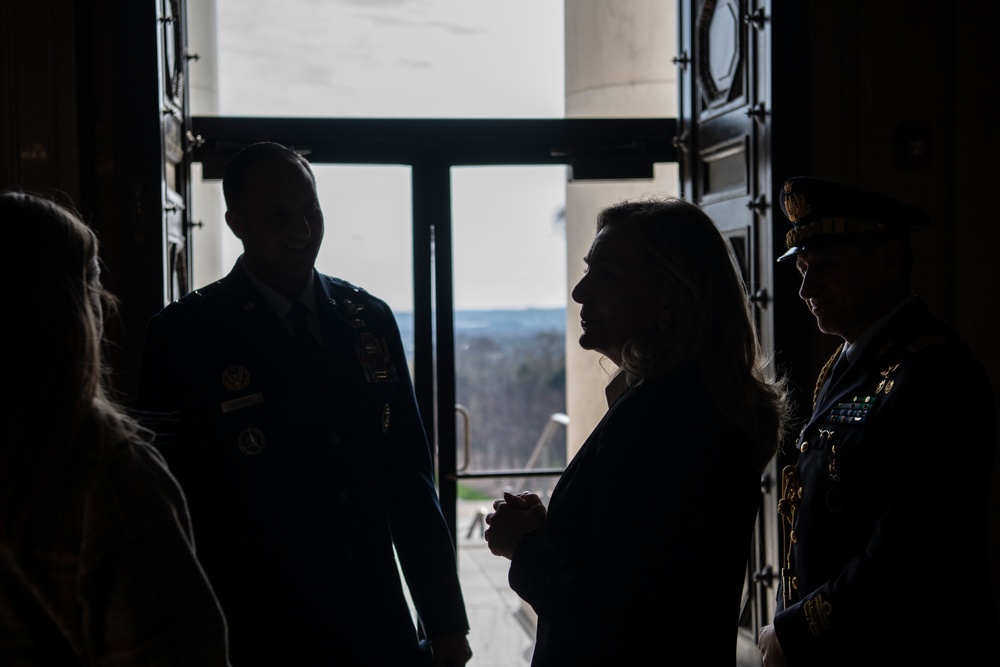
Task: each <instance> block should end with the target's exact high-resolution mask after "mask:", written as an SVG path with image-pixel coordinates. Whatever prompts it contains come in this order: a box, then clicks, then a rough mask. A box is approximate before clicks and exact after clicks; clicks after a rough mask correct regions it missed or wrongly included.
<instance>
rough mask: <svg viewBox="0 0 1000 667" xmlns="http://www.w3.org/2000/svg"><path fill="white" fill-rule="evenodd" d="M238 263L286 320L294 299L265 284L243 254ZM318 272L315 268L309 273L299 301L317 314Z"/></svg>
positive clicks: (262, 294) (279, 315)
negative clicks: (251, 268) (244, 260)
mask: <svg viewBox="0 0 1000 667" xmlns="http://www.w3.org/2000/svg"><path fill="white" fill-rule="evenodd" d="M237 264H238V265H239V266H240V267H241V268H242V269H243V273H244V274H246V277H247V278H248V279H249V280H250V282H251V283H252V284H253V286H254V287H255V288H256V289H257V291H258V292H260V295H261V296H262V297H264V301H266V302H267V304H268V305H269V306H271V309H272V310H273V311H274V312H275V314H277V316H278V317H279V318H281V319H282V320H284V319H285V318H286V317H288V311H290V310H291V309H292V300H291V299H289V298H288V297H287V296H285V295H284V294H282V293H281V292H279V291H277V290H276V289H273V288H271V287H268V286H267V285H265V284H264V283H263V282H262V281H261V280H260V279H259V278H257V276H255V275H254V274H253V272H252V271H250V268H249V267H248V266H247V265H246V264H245V263H244V262H243V257H242V256H241V257H240V259H239V261H238V262H237ZM315 274H316V269H313V270H312V272H311V273H310V274H309V278H308V279H307V280H306V286H305V287H304V288H303V290H302V293H301V294H300V295H299V298H298V299H296V300H297V301H301V302H302V305H304V306H305V307H306V308H308V309H309V312H311V313H312V314H314V315H315V314H316V313H317V310H316V290H315V289H314V288H313V285H314V284H315V279H314V276H315Z"/></svg>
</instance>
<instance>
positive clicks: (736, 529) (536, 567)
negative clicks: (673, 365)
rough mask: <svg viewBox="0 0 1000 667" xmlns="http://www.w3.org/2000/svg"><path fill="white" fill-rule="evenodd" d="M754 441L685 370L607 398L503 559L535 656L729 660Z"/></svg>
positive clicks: (752, 501) (744, 553)
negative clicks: (533, 633)
mask: <svg viewBox="0 0 1000 667" xmlns="http://www.w3.org/2000/svg"><path fill="white" fill-rule="evenodd" d="M619 379H621V378H619ZM751 449H753V448H752V447H748V446H747V444H746V440H745V438H744V436H743V435H742V434H741V433H740V432H739V431H738V430H737V429H736V427H734V426H732V425H731V424H730V423H729V422H728V421H727V420H726V418H725V415H723V414H721V413H720V411H719V409H718V408H717V407H716V406H715V405H714V403H713V401H712V399H711V398H710V396H709V394H708V393H707V392H706V391H705V390H704V389H703V385H702V383H701V380H700V379H699V377H698V376H697V374H696V373H695V372H693V371H690V370H685V371H681V372H678V373H674V374H672V375H669V376H665V377H661V378H658V379H653V380H646V381H644V382H643V383H642V384H640V385H637V386H634V387H631V388H629V389H627V390H626V391H625V393H624V394H622V395H621V396H620V397H619V398H618V399H617V400H616V401H614V402H613V404H612V405H611V407H610V408H609V410H608V412H607V413H606V414H605V416H604V418H603V419H602V420H601V422H600V423H599V424H598V426H597V427H596V428H595V429H594V431H593V433H592V434H591V435H590V437H589V438H588V439H587V441H586V442H585V443H584V445H583V447H582V448H581V449H580V450H579V452H577V454H576V455H575V456H574V458H573V460H572V461H571V462H570V464H569V466H567V468H566V471H565V472H564V474H563V475H562V477H561V478H560V480H559V482H558V484H557V485H556V487H555V489H554V490H553V493H552V498H551V501H550V503H549V506H548V518H547V526H546V529H545V530H544V531H535V532H531V533H528V534H527V535H525V536H524V537H523V538H522V539H521V541H520V542H519V543H518V545H517V547H516V549H515V551H514V554H513V558H512V559H511V567H510V572H509V582H510V585H511V588H513V590H514V591H516V592H517V593H518V594H519V595H520V596H521V597H522V598H523V599H524V600H526V601H527V602H528V603H530V604H531V606H532V607H533V608H534V610H535V611H536V612H537V614H538V628H537V637H536V643H535V649H534V655H533V657H532V662H531V664H532V666H533V667H548V666H552V665H559V666H562V665H574V666H577V665H673V664H677V665H728V666H731V665H732V664H733V663H734V660H735V655H736V635H737V623H738V617H739V612H740V599H741V593H742V590H743V581H744V578H745V575H746V567H747V558H748V556H749V553H750V541H751V533H752V530H753V526H754V521H755V517H756V514H757V508H758V505H759V502H760V474H759V472H758V470H757V469H756V468H755V467H754V465H753V464H752V463H751V459H750V454H749V450H751Z"/></svg>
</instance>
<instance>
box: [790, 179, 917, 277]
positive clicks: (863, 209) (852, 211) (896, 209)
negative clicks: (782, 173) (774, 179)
mask: <svg viewBox="0 0 1000 667" xmlns="http://www.w3.org/2000/svg"><path fill="white" fill-rule="evenodd" d="M778 201H780V202H781V211H782V213H784V214H785V216H786V217H787V218H788V220H789V221H791V223H792V228H791V230H789V232H788V233H787V234H786V235H785V245H786V246H787V247H788V251H787V252H786V253H785V254H784V255H782V256H781V257H779V258H778V261H779V262H780V261H781V260H783V259H786V258H788V257H793V256H795V255H798V254H799V253H802V252H807V251H809V250H815V249H816V248H822V247H824V246H830V245H836V244H839V243H852V242H857V241H859V240H861V239H862V238H869V237H871V236H872V235H876V234H877V235H880V236H885V237H886V238H892V237H895V238H902V237H905V236H907V235H908V234H909V233H910V232H911V231H913V230H915V229H920V228H921V227H926V226H927V225H929V224H930V216H928V215H927V213H925V212H924V211H921V210H920V209H918V208H915V207H913V206H910V205H908V204H904V203H903V202H901V201H897V200H895V199H893V198H891V197H887V196H885V195H881V194H879V193H877V192H868V191H866V190H859V189H858V188H852V187H851V186H849V185H843V184H842V183H835V182H833V181H826V180H823V179H820V178H811V177H809V176H796V177H794V178H790V179H788V180H787V181H785V184H784V185H783V186H782V188H781V192H780V193H779V195H778Z"/></svg>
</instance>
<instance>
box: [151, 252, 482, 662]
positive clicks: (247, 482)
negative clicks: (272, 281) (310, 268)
mask: <svg viewBox="0 0 1000 667" xmlns="http://www.w3.org/2000/svg"><path fill="white" fill-rule="evenodd" d="M314 286H315V287H316V289H317V292H316V303H317V310H318V312H317V315H318V319H319V322H320V329H321V332H322V342H323V349H318V346H317V347H315V348H312V349H309V346H308V345H305V346H304V345H297V344H296V343H295V342H294V340H293V337H292V335H291V334H290V333H289V329H288V328H287V327H286V325H285V323H283V322H282V321H281V320H280V319H279V317H278V316H277V315H276V313H275V311H274V309H273V308H272V307H270V305H269V304H268V303H267V302H266V301H265V300H264V298H263V297H262V296H261V294H260V293H259V292H258V291H257V289H256V288H255V287H254V285H253V283H252V282H251V280H250V279H249V277H248V276H247V274H246V273H245V271H244V270H243V268H242V266H240V263H239V262H238V263H237V266H236V267H235V268H234V269H233V271H232V272H231V273H230V274H229V275H228V276H227V277H225V278H223V279H222V280H220V281H218V282H217V283H214V284H212V285H210V286H208V287H206V288H203V289H201V290H198V291H195V292H193V293H191V294H189V295H187V296H185V297H184V298H182V299H181V300H180V301H178V302H176V303H173V304H171V305H169V306H167V307H166V308H165V309H164V310H162V311H161V312H160V313H159V314H157V315H155V316H154V317H153V318H152V319H151V320H150V323H149V328H148V335H147V341H146V346H145V349H144V353H143V365H142V372H141V380H140V385H141V386H140V389H139V394H138V395H139V398H138V406H139V407H140V409H142V410H143V411H144V412H145V414H147V416H150V417H156V418H157V419H156V420H155V421H151V422H150V423H151V424H152V425H153V426H154V427H155V430H156V431H157V432H158V435H159V444H160V446H161V449H162V451H163V452H164V454H165V456H166V458H167V461H168V463H169V465H170V467H171V470H172V471H173V472H174V474H175V475H176V477H177V479H178V480H179V481H180V483H181V485H182V486H183V488H184V490H185V492H186V493H187V495H188V500H189V503H190V509H191V516H192V522H193V526H194V533H195V540H196V544H197V549H198V554H199V558H200V559H201V561H202V563H203V564H204V567H205V570H206V572H207V574H208V576H209V579H210V580H211V581H212V583H213V585H214V586H215V588H216V591H217V593H218V596H219V599H220V602H221V604H222V607H223V611H224V612H225V614H226V616H227V620H228V623H229V630H230V642H231V656H232V660H233V664H238V665H267V666H268V667H273V666H274V665H320V664H337V665H349V664H350V665H353V664H359V665H360V664H365V665H368V664H373V665H383V664H384V665H393V666H394V667H395V666H405V665H408V664H412V661H413V660H414V659H416V651H417V644H418V637H417V634H416V630H415V627H414V623H413V620H412V614H411V612H410V610H409V607H408V605H407V602H406V599H405V596H404V593H403V589H402V587H401V581H400V577H399V575H398V571H399V570H398V568H397V561H396V559H395V558H394V556H393V548H394V547H395V550H396V551H397V552H398V556H399V563H400V565H401V566H402V571H403V573H404V574H405V578H406V582H407V585H408V588H409V591H410V593H411V595H412V599H413V602H414V605H415V607H416V611H417V613H418V615H419V620H420V621H421V623H422V624H423V627H424V630H425V632H426V634H427V635H428V636H430V637H431V638H433V637H435V636H439V635H443V634H449V633H455V632H464V631H466V630H467V628H468V623H467V619H466V615H465V611H464V603H463V600H462V595H461V592H460V588H459V583H458V579H457V572H456V563H455V557H454V551H453V543H452V541H451V538H450V535H449V533H448V530H447V526H446V524H445V522H444V519H443V517H442V514H441V509H440V505H439V504H438V500H437V494H436V491H435V487H434V483H433V476H432V463H431V453H430V448H429V446H428V442H427V438H426V436H425V432H424V430H423V425H422V422H421V419H420V416H419V414H418V411H417V407H416V403H415V399H414V394H413V388H412V384H411V381H410V376H409V371H408V368H407V364H406V359H405V357H404V354H403V349H402V344H401V342H400V336H399V331H398V328H397V326H396V322H395V319H394V318H393V316H392V314H391V312H390V310H389V308H388V306H387V305H386V304H385V303H384V302H382V301H381V300H379V299H377V298H375V297H374V296H372V295H371V294H368V293H367V292H365V291H364V290H362V289H360V288H357V287H354V286H352V285H350V284H348V283H346V282H344V281H341V280H338V279H336V278H331V277H329V276H323V275H320V274H318V273H314Z"/></svg>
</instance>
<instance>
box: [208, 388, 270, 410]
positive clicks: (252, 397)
mask: <svg viewBox="0 0 1000 667" xmlns="http://www.w3.org/2000/svg"><path fill="white" fill-rule="evenodd" d="M263 402H264V394H262V393H261V392H259V391H258V392H257V393H256V394H249V395H247V396H240V397H239V398H234V399H231V400H228V401H223V402H222V404H221V405H220V406H219V407H221V408H222V412H223V413H226V412H235V411H236V410H242V409H243V408H249V407H250V406H252V405H260V404H261V403H263Z"/></svg>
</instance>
